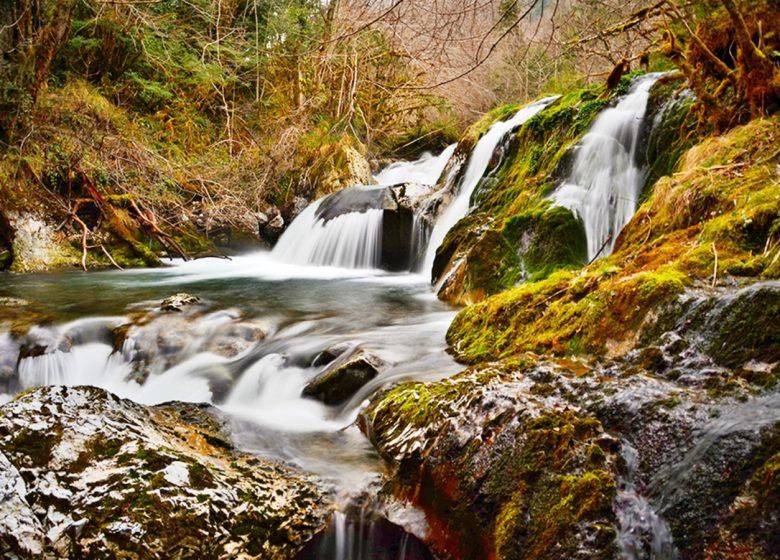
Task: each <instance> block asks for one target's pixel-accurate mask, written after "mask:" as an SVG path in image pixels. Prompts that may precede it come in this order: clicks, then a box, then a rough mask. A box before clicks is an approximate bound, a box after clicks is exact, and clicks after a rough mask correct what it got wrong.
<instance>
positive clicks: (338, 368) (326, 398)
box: [302, 350, 384, 406]
mask: <svg viewBox="0 0 780 560" xmlns="http://www.w3.org/2000/svg"><path fill="white" fill-rule="evenodd" d="M383 365H384V362H382V360H381V359H380V358H378V357H376V356H374V355H373V354H369V353H368V352H366V351H364V350H359V351H358V352H356V353H354V354H351V355H349V356H346V357H345V358H343V359H340V360H337V361H335V362H333V363H332V364H331V365H330V366H329V367H328V368H327V369H326V370H325V371H323V372H322V373H320V374H319V375H317V376H316V377H315V378H314V379H312V380H311V381H310V382H309V383H308V384H307V385H306V386H305V387H304V388H303V393H302V394H303V396H304V397H311V398H313V399H316V400H318V401H321V402H323V403H325V404H327V405H331V406H335V405H339V404H344V403H345V402H347V401H348V400H349V399H350V398H351V397H352V396H353V395H354V394H355V393H357V392H358V391H359V390H360V388H361V387H362V386H363V385H365V384H366V383H368V382H369V381H371V380H372V379H374V378H375V377H376V376H377V375H378V374H379V370H380V369H381V368H382V366H383Z"/></svg>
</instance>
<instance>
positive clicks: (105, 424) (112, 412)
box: [0, 387, 330, 558]
mask: <svg viewBox="0 0 780 560" xmlns="http://www.w3.org/2000/svg"><path fill="white" fill-rule="evenodd" d="M0 491H2V495H3V500H2V502H0V549H2V550H4V551H6V553H9V554H12V555H15V557H20V558H39V557H57V558H63V557H71V558H83V557H89V558H98V557H100V558H103V557H116V556H117V555H121V556H123V557H127V558H171V557H176V558H237V557H250V556H251V557H262V558H289V557H291V556H293V555H294V554H295V553H296V552H297V551H298V550H300V549H301V548H302V547H303V545H304V544H305V543H306V542H307V541H308V540H309V539H310V538H311V537H312V536H313V535H314V534H315V533H316V532H317V531H319V530H321V529H322V527H324V526H325V523H326V520H327V519H326V518H327V516H328V509H329V507H330V506H329V503H328V502H327V500H326V499H325V497H324V496H323V494H322V493H321V491H320V490H319V488H318V485H317V480H316V479H314V478H313V477H310V476H308V475H305V474H302V473H300V472H297V471H295V470H293V469H292V468H290V467H288V466H285V465H282V464H279V463H275V462H271V461H267V460H263V459H260V458H258V457H256V456H253V455H249V454H247V453H242V452H240V451H237V450H235V449H234V448H233V446H232V444H231V442H230V438H229V437H228V436H227V435H226V433H225V430H224V426H223V420H222V419H221V417H220V416H219V413H218V412H217V411H216V409H214V408H212V407H211V406H209V405H197V404H185V403H170V404H165V405H159V406H153V407H146V406H142V405H139V404H135V403H133V402H130V401H127V400H123V399H119V398H118V397H115V396H114V395H112V394H110V393H108V392H106V391H104V390H102V389H97V388H94V387H75V388H68V387H45V388H40V389H36V390H34V391H30V392H27V393H25V394H23V395H22V396H20V397H18V398H17V399H16V400H14V401H12V402H10V403H8V404H6V405H4V406H3V407H2V408H0Z"/></svg>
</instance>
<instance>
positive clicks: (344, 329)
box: [0, 76, 665, 560]
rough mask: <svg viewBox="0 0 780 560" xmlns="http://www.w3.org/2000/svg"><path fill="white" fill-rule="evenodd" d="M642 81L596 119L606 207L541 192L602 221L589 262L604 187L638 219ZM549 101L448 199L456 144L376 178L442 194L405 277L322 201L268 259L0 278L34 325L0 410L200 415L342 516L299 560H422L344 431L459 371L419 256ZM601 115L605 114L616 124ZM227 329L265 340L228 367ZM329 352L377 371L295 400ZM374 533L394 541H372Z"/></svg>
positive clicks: (2, 348) (486, 150)
mask: <svg viewBox="0 0 780 560" xmlns="http://www.w3.org/2000/svg"><path fill="white" fill-rule="evenodd" d="M654 77H655V76H653V77H652V78H654ZM652 78H650V79H652ZM648 81H649V80H648V79H643V80H640V81H639V84H638V85H636V86H635V88H634V90H633V91H632V92H631V94H629V95H628V96H627V97H626V98H625V99H624V100H623V101H621V102H620V103H618V105H617V107H615V108H614V109H608V110H607V111H605V115H604V116H603V117H602V118H601V120H604V121H605V122H609V123H612V124H614V122H613V121H620V122H619V123H618V125H619V126H618V125H616V126H611V127H609V128H610V129H611V130H610V134H608V135H607V136H609V137H610V142H611V145H614V144H616V139H617V137H620V138H621V140H623V137H624V136H625V137H626V138H627V139H628V140H626V141H625V142H620V144H621V146H625V147H627V148H628V150H627V152H628V154H627V155H626V157H624V158H623V159H621V160H620V161H621V162H623V163H622V164H621V165H620V166H619V167H620V170H625V169H629V168H631V169H630V171H631V173H629V175H631V180H630V181H626V182H625V184H623V181H613V180H612V179H610V180H609V181H604V182H603V183H604V185H606V186H605V187H604V189H605V190H606V191H610V192H609V193H607V194H604V196H605V197H606V198H607V199H608V200H609V201H610V204H608V205H605V207H608V208H609V209H610V210H609V216H607V217H603V216H601V215H599V216H596V215H595V214H592V213H591V212H590V210H589V209H590V208H591V207H592V206H593V205H592V204H591V202H590V201H591V198H593V197H594V196H595V195H596V194H598V195H599V196H602V194H603V192H602V189H601V188H599V189H595V188H594V185H597V186H598V185H601V183H600V182H598V181H591V180H590V179H588V180H585V179H583V180H580V181H574V180H572V181H571V182H569V183H565V184H564V185H563V187H562V188H560V189H559V190H558V191H557V192H556V194H555V195H554V200H555V201H556V202H557V203H558V204H562V205H564V206H568V207H570V208H571V209H572V210H574V211H575V212H576V213H577V214H578V215H579V216H580V217H581V218H582V219H583V221H584V222H586V226H587V224H588V223H590V222H593V223H598V224H599V226H600V227H601V224H602V223H606V224H608V226H605V231H604V232H601V231H599V233H598V234H597V235H596V234H593V233H592V232H591V228H590V227H586V229H587V230H588V240H589V244H590V245H591V247H590V251H589V252H590V253H591V254H592V253H593V252H594V251H595V250H596V248H595V247H596V245H597V244H600V243H601V238H602V237H603V236H604V235H606V234H607V233H606V228H607V227H608V228H609V229H610V231H612V232H616V231H619V228H621V227H622V225H623V224H622V222H623V221H624V219H625V216H624V215H623V214H624V212H623V209H622V207H621V211H620V212H617V213H616V214H618V216H617V218H616V217H615V216H614V215H613V212H614V211H615V208H614V206H616V205H617V201H618V200H622V199H623V198H628V197H623V196H622V195H621V196H618V195H620V193H618V194H615V193H612V192H611V190H610V189H612V188H613V187H614V186H615V185H616V184H618V183H619V184H620V185H621V186H622V187H623V188H626V189H628V190H631V191H632V192H631V193H629V194H630V195H631V196H630V198H631V200H630V204H628V205H627V206H626V208H625V210H626V213H632V212H633V209H634V208H635V193H634V192H633V190H635V189H636V188H637V185H638V184H639V179H638V178H639V177H640V176H641V172H640V171H638V170H637V171H636V173H634V169H633V168H632V163H631V162H632V161H633V151H634V150H635V146H636V136H635V134H636V130H637V129H638V122H639V121H641V118H642V116H643V114H644V106H645V105H646V91H647V89H649V85H648ZM554 99H555V98H554V97H551V98H547V99H543V100H541V101H538V102H536V103H534V104H531V105H529V106H527V107H525V108H523V109H521V110H520V111H519V112H518V113H517V114H515V115H514V116H513V117H512V118H510V119H509V120H507V121H504V122H501V123H497V124H496V125H494V126H493V127H492V128H491V129H490V130H489V131H488V132H487V133H486V134H485V135H484V136H483V138H481V139H480V141H479V142H478V143H477V145H476V146H475V149H474V152H473V153H472V154H471V155H470V156H469V159H468V162H467V164H466V168H465V171H464V173H463V175H462V177H461V178H460V181H459V185H458V186H457V188H455V187H456V186H455V185H453V184H451V183H452V181H453V180H454V178H455V177H456V176H457V175H458V174H457V173H449V174H448V176H447V177H446V178H445V179H444V180H442V179H441V175H442V173H443V172H444V170H445V168H446V166H447V163H448V161H449V160H450V158H451V156H452V155H453V153H454V151H455V146H450V147H449V148H447V149H446V150H445V151H444V152H443V153H442V154H440V155H439V156H433V155H429V154H426V155H424V156H423V157H421V158H420V159H419V160H418V161H416V162H400V163H396V164H392V165H390V166H389V167H387V168H386V169H385V170H383V171H382V172H381V173H379V174H378V175H377V176H376V182H377V184H378V185H379V186H386V185H392V184H396V183H417V184H424V185H425V184H427V185H430V186H431V187H433V185H436V184H437V183H438V184H439V185H440V186H442V188H444V189H447V188H450V189H454V190H455V191H456V193H455V197H454V199H453V201H452V203H450V205H449V206H448V207H447V208H446V209H445V210H444V212H443V214H442V215H441V216H440V217H439V219H438V220H437V222H436V224H435V227H434V230H433V231H432V232H431V236H430V242H429V244H428V250H427V254H426V258H425V266H424V267H423V269H422V271H421V273H419V274H415V273H397V274H391V273H387V272H383V271H380V270H377V269H376V268H374V267H375V266H376V265H377V263H378V261H379V257H378V255H379V253H380V251H381V235H380V234H379V232H380V230H381V225H382V223H381V219H382V211H381V210H371V209H368V210H367V211H363V212H350V213H347V214H344V215H340V216H337V217H335V218H333V219H331V220H328V221H325V220H323V219H320V218H319V217H318V215H317V212H316V211H317V208H318V206H319V204H321V202H322V201H316V202H315V203H313V204H312V205H311V206H310V207H309V208H307V209H306V210H305V211H304V212H303V213H302V214H301V216H299V218H298V219H296V220H295V221H294V222H293V223H292V224H291V226H290V227H289V228H288V230H287V232H285V234H284V235H283V236H282V238H281V239H280V241H279V243H278V244H277V246H276V248H275V249H274V251H272V252H258V253H254V254H250V255H244V256H240V257H235V258H233V259H230V260H223V259H204V260H196V261H190V262H180V261H175V262H171V263H169V266H166V267H163V268H159V269H145V270H128V271H101V272H91V273H89V274H84V273H82V272H76V271H70V272H59V273H50V274H31V275H11V274H0V297H3V298H17V299H20V300H25V301H27V302H30V303H29V305H27V304H24V303H20V305H24V307H23V309H24V313H27V312H29V314H30V317H34V316H41V317H47V318H48V319H47V320H46V321H45V322H44V323H43V324H38V325H36V326H34V327H33V328H32V329H31V331H30V333H29V334H28V335H27V339H26V343H27V345H28V348H27V349H26V350H24V355H25V356H26V357H24V358H23V359H21V360H19V355H20V351H21V350H22V349H21V348H20V345H21V342H20V341H18V340H16V339H15V338H14V337H13V336H11V334H10V332H0V403H2V402H3V401H4V400H9V399H10V398H12V395H13V394H14V393H16V392H19V391H21V390H24V389H27V388H30V387H34V386H37V385H46V384H66V385H79V384H89V385H95V386H98V387H103V388H105V389H107V390H109V391H112V392H114V393H115V394H117V395H119V396H122V397H126V398H130V399H132V400H135V401H137V402H141V403H144V404H157V403H162V402H166V401H174V400H178V401H188V402H209V403H212V404H214V405H215V406H217V407H219V408H220V409H221V410H222V411H223V412H224V413H225V414H226V416H227V417H228V418H229V419H230V424H231V430H232V435H233V438H234V440H235V442H236V444H237V446H238V447H239V448H241V449H243V450H246V451H249V452H253V453H256V454H258V455H260V456H263V457H268V458H273V459H280V460H283V461H287V462H289V463H292V464H295V465H298V466H299V467H300V468H302V469H304V470H306V471H309V472H313V473H315V474H318V475H320V476H321V477H322V478H323V480H324V481H325V482H326V483H329V484H330V486H331V487H332V491H333V495H334V498H335V499H336V500H337V501H338V502H339V503H341V504H342V506H343V508H344V510H345V511H352V512H353V513H352V514H351V516H347V517H345V514H343V513H337V514H336V515H335V516H334V520H333V523H332V524H331V527H330V529H329V532H328V533H327V534H325V535H323V536H321V537H320V540H319V541H318V542H313V543H311V545H310V546H308V547H307V549H306V550H305V551H304V552H302V554H303V555H304V556H301V557H300V558H304V557H306V558H336V559H338V560H345V559H353V560H360V559H361V558H364V557H371V558H388V559H389V560H390V559H395V558H404V557H406V558H410V559H411V558H427V557H428V553H427V551H426V550H425V549H424V547H423V548H421V547H422V545H420V544H419V542H416V541H415V542H412V541H409V539H410V538H411V537H409V536H408V535H406V534H405V533H403V531H401V533H397V532H394V531H395V529H392V527H391V528H389V529H388V528H387V527H384V528H382V527H383V525H382V524H383V523H386V521H382V517H383V516H384V517H387V518H388V519H391V521H394V522H395V523H396V524H395V525H393V526H395V527H397V526H402V527H404V528H406V529H407V530H411V532H413V533H416V534H420V533H422V532H424V531H425V527H424V526H425V522H424V518H423V519H421V518H420V514H419V512H415V511H407V510H405V509H404V508H403V507H402V506H401V509H400V510H398V511H395V512H394V513H393V512H389V511H384V512H378V516H377V511H376V508H375V506H374V505H372V504H373V502H372V501H371V500H368V501H366V496H367V495H369V496H370V494H371V489H372V488H373V485H374V483H376V482H378V481H379V480H380V477H381V473H382V469H383V466H382V462H381V460H380V459H379V457H378V456H377V454H376V453H375V452H374V450H373V449H372V447H371V445H370V443H369V442H368V440H367V439H366V438H365V437H364V436H363V435H362V434H361V433H360V432H359V430H358V429H357V427H356V426H355V423H354V422H355V419H356V417H357V415H358V413H359V412H360V410H361V408H362V407H363V406H364V405H365V404H366V402H367V399H368V398H369V397H370V396H371V394H373V393H374V392H376V391H377V390H379V389H381V388H382V387H386V386H389V385H391V384H393V383H396V382H400V381H404V380H410V379H414V380H425V381H429V380H436V379H441V378H444V377H446V376H449V375H452V374H454V373H456V372H457V371H459V370H460V369H462V368H461V366H459V365H458V364H456V363H455V362H454V361H453V360H452V359H451V358H450V357H449V355H448V354H447V353H446V351H445V333H446V330H447V327H448V326H449V324H450V322H451V321H452V319H453V317H454V315H455V311H454V310H453V309H452V308H450V307H449V306H447V305H446V304H444V303H441V302H439V301H438V300H437V299H436V297H435V295H434V293H433V291H432V290H431V285H430V266H431V264H432V260H433V255H434V254H435V251H436V248H437V246H438V245H439V244H440V242H441V240H443V239H444V236H445V235H446V233H447V231H448V230H449V229H450V228H451V227H452V226H454V225H455V223H456V222H457V221H458V220H459V219H461V218H462V217H463V216H465V215H467V213H468V212H469V210H470V198H471V195H472V193H473V191H474V189H475V188H476V187H477V185H478V184H479V182H480V180H481V178H482V177H483V175H484V174H485V172H486V170H487V168H488V166H489V163H490V160H491V159H492V157H493V155H494V152H495V150H496V148H497V146H499V144H500V143H501V142H502V141H503V140H504V139H505V138H506V137H507V135H508V134H510V133H511V132H512V131H513V130H515V129H516V128H517V127H519V126H520V125H521V124H522V123H524V122H525V121H527V120H528V119H529V118H531V117H532V116H533V115H535V114H536V113H538V112H539V111H541V110H543V109H544V108H545V107H546V106H547V105H548V104H550V103H551V102H552V101H554ZM624 109H625V110H624ZM616 111H617V112H619V113H620V115H619V116H620V118H617V117H616V116H615V115H613V113H616ZM599 123H600V121H599V120H597V122H596V124H595V125H594V127H593V128H592V130H591V133H590V135H589V136H591V135H592V136H593V137H594V140H593V141H592V142H591V141H590V140H589V139H588V137H586V140H585V144H587V145H589V143H592V144H594V146H591V148H593V150H596V148H597V147H598V146H596V144H599V143H600V142H597V141H596V139H597V138H596V137H597V136H599V135H596V134H594V133H595V132H597V129H599V127H600V124H599ZM616 130H617V132H619V134H617V133H616V132H615V131H616ZM626 131H628V132H627V133H625V134H624V132H626ZM602 138H603V136H602ZM621 149H623V148H621ZM585 151H587V150H585ZM591 151H592V150H591ZM597 151H600V150H597ZM613 163H614V161H610V162H607V163H605V167H607V168H611V164H613ZM583 165H584V164H583ZM577 169H579V167H578V166H577V165H575V171H576V170H577ZM620 170H619V171H620ZM605 172H606V171H605ZM608 174H609V175H610V177H611V176H612V174H613V173H612V172H611V171H609V173H608ZM575 175H576V173H575V174H574V175H573V176H575ZM619 175H621V177H622V175H625V174H624V173H622V171H621V173H619ZM623 178H625V177H623ZM586 179H587V177H586ZM442 184H443V185H442ZM604 185H602V186H604ZM358 188H362V189H366V188H368V189H371V188H377V187H358ZM575 195H576V196H575ZM629 217H630V216H629ZM610 248H611V246H610V247H608V248H607V250H609V249H610ZM178 292H186V293H190V294H194V295H196V296H198V297H199V298H201V302H200V304H198V305H197V306H195V307H193V308H191V309H188V310H185V311H184V312H182V313H175V312H170V313H163V312H160V311H159V305H160V302H161V301H162V300H163V299H165V298H166V297H168V296H170V295H172V294H175V293H178ZM33 322H35V320H34V319H33ZM123 325H135V326H133V327H131V328H130V331H129V332H130V333H131V334H130V335H128V338H127V339H125V340H124V342H121V341H120V342H121V343H118V342H117V337H116V336H115V335H114V334H112V333H115V332H116V329H117V327H121V326H123ZM230 329H234V330H236V329H237V331H241V329H244V330H247V329H248V330H249V332H253V331H254V332H256V331H257V330H261V331H262V332H264V333H265V337H264V338H262V339H261V340H259V341H257V342H252V343H250V344H248V345H245V346H244V347H241V348H240V350H239V351H238V353H237V355H233V357H230V358H227V357H224V356H223V355H220V354H218V353H217V352H216V350H215V347H214V345H215V344H216V342H217V341H219V340H221V338H220V337H222V338H224V337H225V336H226V334H229V333H230V332H231V330H230ZM343 343H349V344H353V345H360V346H361V347H362V348H363V349H365V350H366V351H368V352H370V353H373V354H375V355H376V356H378V357H379V358H381V359H382V360H383V361H384V362H385V364H386V365H385V366H384V367H383V368H382V369H381V371H380V373H379V375H378V376H377V377H376V378H375V379H373V380H372V381H370V382H369V383H368V384H366V385H365V386H364V387H363V388H361V389H360V390H359V391H358V392H357V393H356V394H355V395H354V396H353V397H352V398H351V399H350V400H349V401H348V402H346V403H344V404H342V405H340V406H326V405H324V404H322V403H320V402H318V401H315V400H312V399H305V398H302V397H301V391H302V390H303V388H304V386H305V385H306V384H307V383H308V382H309V381H310V380H311V379H312V378H314V377H315V376H316V375H317V374H318V373H320V372H321V371H322V368H321V367H319V368H318V367H312V365H311V364H312V361H313V359H314V358H315V356H317V355H318V354H319V353H320V352H322V351H323V350H325V349H327V348H329V347H332V346H333V345H335V344H343ZM117 346H120V347H117ZM29 347H32V349H31V348H29ZM31 350H32V351H31ZM233 354H235V352H234V353H233ZM139 356H140V357H141V358H142V359H140V360H139ZM139 363H140V364H141V367H140V370H141V372H142V375H140V376H139V374H138V373H139V367H138V364H139ZM621 496H622V498H623V499H624V500H625V503H624V504H623V506H625V507H624V508H623V509H627V510H629V511H639V510H640V509H642V510H643V509H644V504H645V503H646V502H645V501H644V499H643V498H642V497H641V496H640V495H638V494H637V493H636V492H635V489H634V487H633V483H632V482H631V481H630V480H627V481H625V489H624V491H623V492H622V494H621ZM617 506H618V507H619V508H620V506H621V504H620V503H618V504H617ZM629 506H630V507H629ZM638 506H642V507H641V508H639V507H638ZM394 507H398V506H397V505H396V506H394ZM355 511H359V514H358V515H355V514H354V512H355ZM640 513H641V512H640ZM640 517H644V516H643V515H640ZM391 525H392V524H391ZM634 525H635V523H634V522H633V517H626V518H625V519H623V518H621V531H624V532H626V534H621V537H622V538H621V543H620V545H621V548H622V550H623V553H624V555H625V556H626V557H631V554H628V553H627V551H629V550H631V549H632V548H635V547H636V546H637V544H636V543H635V542H634V541H633V540H631V538H630V535H629V536H627V535H628V534H629V533H631V532H633V530H632V527H634ZM658 526H659V527H662V526H663V524H662V523H661V522H659V524H658ZM653 528H655V527H653ZM392 535H395V536H392ZM387 538H390V540H391V541H392V542H386V540H383V539H387ZM661 540H664V539H661ZM408 542H411V543H412V544H411V545H408V544H407V543H408ZM664 546H665V544H664ZM380 553H381V554H380ZM376 554H380V555H379V556H377V555H376Z"/></svg>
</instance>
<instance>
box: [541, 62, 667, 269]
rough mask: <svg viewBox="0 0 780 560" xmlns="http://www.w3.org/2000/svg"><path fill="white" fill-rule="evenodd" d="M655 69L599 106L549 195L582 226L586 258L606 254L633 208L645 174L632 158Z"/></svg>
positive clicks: (632, 213) (638, 140)
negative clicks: (566, 171)
mask: <svg viewBox="0 0 780 560" xmlns="http://www.w3.org/2000/svg"><path fill="white" fill-rule="evenodd" d="M659 77H660V74H648V75H646V76H642V77H640V78H639V79H637V80H636V82H635V83H634V85H633V87H632V89H631V91H630V92H629V93H628V95H626V96H624V97H623V98H622V99H621V100H620V101H619V102H618V103H617V104H616V105H615V106H614V107H610V108H608V109H606V110H604V111H602V112H601V114H600V115H599V116H598V117H597V118H596V120H595V122H594V123H593V124H592V125H591V127H590V130H588V132H587V134H585V136H584V137H583V139H582V142H581V145H580V146H579V147H578V148H577V152H576V156H575V158H574V163H573V164H572V169H571V172H570V173H569V176H568V178H567V179H566V180H565V181H564V182H563V183H562V184H561V185H560V186H559V187H558V188H557V189H556V191H555V192H554V193H553V195H552V200H553V202H554V203H555V204H558V205H559V206H563V207H565V208H568V209H569V210H571V211H572V212H573V213H574V214H575V215H576V216H577V217H579V218H580V219H581V220H582V222H583V224H584V226H585V234H586V237H587V243H588V260H592V259H594V258H596V257H597V256H600V255H608V254H610V253H611V252H612V249H613V248H614V246H615V241H616V239H617V236H618V234H619V233H620V230H622V229H623V227H624V226H625V225H626V224H627V223H628V222H629V220H630V219H631V217H632V216H633V215H634V212H636V208H637V204H638V201H639V196H640V194H641V191H642V186H643V185H644V180H645V173H646V172H645V169H644V168H643V166H641V165H640V164H638V162H637V150H638V148H639V145H640V143H641V142H640V140H641V138H640V136H641V130H642V122H643V120H644V115H645V110H646V108H647V100H648V97H649V95H650V88H651V87H652V85H653V84H654V83H655V82H656V80H657V79H658V78H659Z"/></svg>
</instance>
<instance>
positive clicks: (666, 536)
mask: <svg viewBox="0 0 780 560" xmlns="http://www.w3.org/2000/svg"><path fill="white" fill-rule="evenodd" d="M622 455H623V458H624V459H625V461H626V474H625V475H624V476H623V478H622V480H619V489H618V494H617V496H616V497H615V510H616V513H617V518H618V536H617V544H618V548H619V549H620V557H621V558H622V559H623V560H644V559H647V560H673V559H674V558H676V557H677V551H676V550H675V548H674V544H673V541H672V532H671V530H670V529H669V524H668V523H666V521H665V520H664V519H663V518H661V517H659V515H658V514H657V513H656V512H655V510H654V509H653V507H652V506H651V505H650V502H649V501H648V500H647V498H646V497H645V496H643V495H642V494H641V493H640V492H639V491H638V489H637V487H636V483H635V482H634V478H635V476H636V471H637V467H638V463H639V455H638V453H637V451H636V449H634V448H633V447H632V446H631V445H629V444H628V443H627V442H623V449H622Z"/></svg>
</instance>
